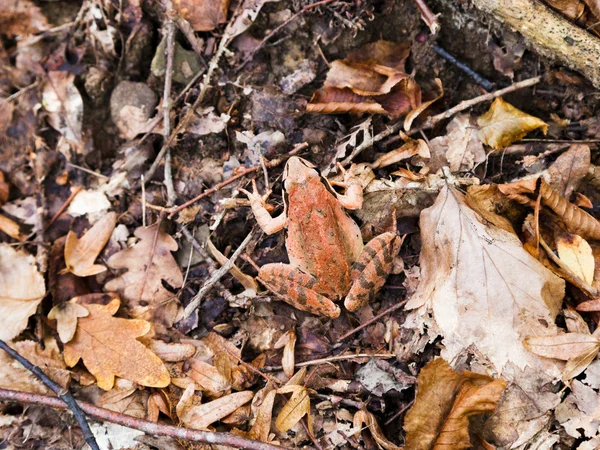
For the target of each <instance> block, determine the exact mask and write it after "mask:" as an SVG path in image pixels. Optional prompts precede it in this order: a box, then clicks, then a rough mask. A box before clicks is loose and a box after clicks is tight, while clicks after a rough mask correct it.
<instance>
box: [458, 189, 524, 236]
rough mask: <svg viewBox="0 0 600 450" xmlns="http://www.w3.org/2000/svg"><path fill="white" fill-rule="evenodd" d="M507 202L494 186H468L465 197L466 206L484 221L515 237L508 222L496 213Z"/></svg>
mask: <svg viewBox="0 0 600 450" xmlns="http://www.w3.org/2000/svg"><path fill="white" fill-rule="evenodd" d="M507 201H508V200H506V197H505V196H503V195H502V194H501V193H500V191H499V190H498V186H497V185H495V184H485V185H481V186H475V185H474V186H469V187H468V188H467V196H466V197H465V202H466V203H467V205H468V206H469V207H470V208H471V209H473V210H474V211H475V212H477V213H478V214H479V215H480V216H481V217H483V218H484V219H485V220H487V221H488V222H490V223H492V224H494V225H495V226H497V227H498V228H500V229H502V230H504V231H508V232H509V233H512V234H514V235H516V233H515V230H514V228H513V226H512V224H511V223H510V221H509V220H508V219H507V218H506V217H504V216H501V215H499V214H498V211H499V210H501V209H502V207H503V204H504V203H505V202H507Z"/></svg>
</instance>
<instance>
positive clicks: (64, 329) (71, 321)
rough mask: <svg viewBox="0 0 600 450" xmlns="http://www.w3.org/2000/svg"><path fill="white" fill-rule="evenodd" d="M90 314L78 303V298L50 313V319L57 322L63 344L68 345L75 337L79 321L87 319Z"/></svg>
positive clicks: (58, 306)
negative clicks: (79, 319) (80, 318)
mask: <svg viewBox="0 0 600 450" xmlns="http://www.w3.org/2000/svg"><path fill="white" fill-rule="evenodd" d="M89 314H90V313H89V311H88V310H87V309H85V308H84V307H83V306H81V305H80V304H79V303H77V297H75V298H72V299H71V300H69V301H68V302H65V303H61V304H60V305H56V306H55V307H54V308H52V309H51V310H50V312H49V313H48V319H50V320H56V330H57V331H58V337H60V341H61V342H62V343H63V344H66V343H67V342H69V341H70V340H71V339H73V336H75V331H76V330H77V319H78V318H79V317H87V316H88V315H89Z"/></svg>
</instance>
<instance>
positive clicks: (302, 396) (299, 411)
mask: <svg viewBox="0 0 600 450" xmlns="http://www.w3.org/2000/svg"><path fill="white" fill-rule="evenodd" d="M289 392H291V393H292V396H291V398H290V399H289V400H288V401H287V403H286V404H285V405H283V408H281V411H280V412H279V415H278V416H277V418H276V419H275V426H276V427H277V429H278V430H279V431H281V432H282V433H286V432H287V431H288V430H289V429H290V428H292V427H293V426H294V425H296V424H297V423H298V422H299V421H300V419H302V417H304V416H305V415H307V414H308V415H310V397H309V396H308V391H307V390H306V388H305V387H304V386H299V385H297V384H295V385H290V386H284V387H282V388H279V389H277V393H278V394H285V393H289Z"/></svg>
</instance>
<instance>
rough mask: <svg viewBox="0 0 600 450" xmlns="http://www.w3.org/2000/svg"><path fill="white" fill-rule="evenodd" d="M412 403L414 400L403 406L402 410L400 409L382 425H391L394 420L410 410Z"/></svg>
mask: <svg viewBox="0 0 600 450" xmlns="http://www.w3.org/2000/svg"><path fill="white" fill-rule="evenodd" d="M413 403H415V400H414V399H413V400H411V401H410V403H408V404H406V405H404V406H403V407H402V408H400V409H399V410H398V412H396V414H394V415H393V416H392V417H390V418H389V419H388V420H386V421H385V423H384V425H389V424H390V423H392V422H393V421H394V420H396V419H397V418H398V417H400V416H401V415H402V414H404V412H405V411H406V410H407V409H408V408H410V407H411V406H412V405H413Z"/></svg>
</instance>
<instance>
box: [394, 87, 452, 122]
mask: <svg viewBox="0 0 600 450" xmlns="http://www.w3.org/2000/svg"><path fill="white" fill-rule="evenodd" d="M434 81H435V84H436V85H437V87H438V90H439V94H438V95H437V97H434V98H433V99H432V100H428V101H425V102H423V103H421V104H420V105H419V106H417V107H416V108H415V109H413V110H412V111H411V112H409V113H408V114H407V115H406V117H405V118H404V130H405V131H408V130H410V126H411V125H412V123H413V122H414V120H415V119H416V118H417V117H419V116H420V115H421V113H422V112H423V111H425V110H426V109H427V108H429V107H430V106H431V105H432V104H433V103H434V102H437V101H438V100H439V99H440V98H442V97H443V96H444V86H443V85H442V80H440V79H439V78H436V79H435V80H434Z"/></svg>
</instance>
